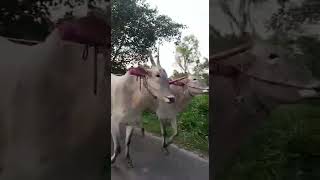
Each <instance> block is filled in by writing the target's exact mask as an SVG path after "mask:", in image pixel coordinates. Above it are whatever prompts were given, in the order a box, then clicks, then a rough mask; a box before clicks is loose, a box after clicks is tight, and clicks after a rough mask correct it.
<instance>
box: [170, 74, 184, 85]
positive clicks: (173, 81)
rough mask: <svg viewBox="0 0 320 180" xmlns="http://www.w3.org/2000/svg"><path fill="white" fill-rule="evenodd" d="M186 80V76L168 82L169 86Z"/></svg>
mask: <svg viewBox="0 0 320 180" xmlns="http://www.w3.org/2000/svg"><path fill="white" fill-rule="evenodd" d="M186 78H187V76H183V77H181V78H178V79H174V80H171V81H169V84H173V83H175V82H177V81H181V80H183V79H186Z"/></svg>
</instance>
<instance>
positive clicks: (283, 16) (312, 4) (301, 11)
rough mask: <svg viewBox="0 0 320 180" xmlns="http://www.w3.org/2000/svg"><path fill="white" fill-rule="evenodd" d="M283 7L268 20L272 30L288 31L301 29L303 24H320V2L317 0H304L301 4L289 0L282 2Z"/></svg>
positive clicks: (268, 25)
mask: <svg viewBox="0 0 320 180" xmlns="http://www.w3.org/2000/svg"><path fill="white" fill-rule="evenodd" d="M280 5H281V8H280V9H279V10H278V12H276V13H275V14H273V16H272V17H271V18H270V20H269V21H268V22H267V27H268V28H269V29H272V30H277V31H280V32H285V33H287V32H288V31H292V30H294V31H301V30H302V29H301V25H302V24H318V23H319V20H320V11H319V8H320V3H319V1H317V0H304V1H303V2H302V3H301V5H299V6H295V5H292V2H290V1H289V0H282V2H280Z"/></svg>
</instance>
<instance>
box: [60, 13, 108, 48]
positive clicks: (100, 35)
mask: <svg viewBox="0 0 320 180" xmlns="http://www.w3.org/2000/svg"><path fill="white" fill-rule="evenodd" d="M57 28H58V30H59V32H60V36H61V39H62V40H66V41H72V42H76V43H81V44H92V45H105V44H106V42H107V41H109V39H110V37H109V36H108V35H109V33H110V32H111V28H110V27H109V26H108V25H107V24H106V22H105V21H104V20H102V19H99V18H98V17H95V16H93V15H91V16H86V17H83V18H79V19H77V20H70V21H65V22H63V23H61V24H59V25H57ZM108 38H109V39H108Z"/></svg>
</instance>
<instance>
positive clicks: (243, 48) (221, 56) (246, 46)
mask: <svg viewBox="0 0 320 180" xmlns="http://www.w3.org/2000/svg"><path fill="white" fill-rule="evenodd" d="M252 46H253V42H252V41H249V42H247V43H245V44H242V45H240V46H238V47H235V48H232V49H228V50H226V51H222V52H219V53H217V54H214V55H212V56H210V60H212V61H218V60H221V59H226V58H229V57H231V56H235V55H237V54H240V53H243V52H245V51H247V50H248V49H250V48H252Z"/></svg>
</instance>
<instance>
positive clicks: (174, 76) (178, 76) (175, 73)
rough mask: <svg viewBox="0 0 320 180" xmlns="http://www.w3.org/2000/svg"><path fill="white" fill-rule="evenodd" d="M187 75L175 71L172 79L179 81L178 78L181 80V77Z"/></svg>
mask: <svg viewBox="0 0 320 180" xmlns="http://www.w3.org/2000/svg"><path fill="white" fill-rule="evenodd" d="M186 75H188V74H187V73H181V72H178V71H177V70H173V73H172V76H171V78H172V79H177V78H180V77H183V76H186Z"/></svg>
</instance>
